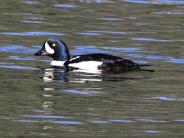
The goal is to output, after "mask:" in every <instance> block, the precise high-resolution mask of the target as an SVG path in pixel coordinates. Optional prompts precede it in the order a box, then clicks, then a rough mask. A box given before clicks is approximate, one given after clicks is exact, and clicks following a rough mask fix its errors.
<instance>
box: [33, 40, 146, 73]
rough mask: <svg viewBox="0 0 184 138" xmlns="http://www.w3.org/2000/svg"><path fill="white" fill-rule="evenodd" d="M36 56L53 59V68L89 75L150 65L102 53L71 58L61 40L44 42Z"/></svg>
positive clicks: (138, 68) (137, 68) (125, 70)
mask: <svg viewBox="0 0 184 138" xmlns="http://www.w3.org/2000/svg"><path fill="white" fill-rule="evenodd" d="M35 55H36V56H40V55H47V56H50V57H51V58H53V61H51V66H55V67H69V68H71V69H73V70H81V71H84V72H85V71H86V72H88V73H96V72H114V73H118V72H127V71H134V70H144V69H141V68H140V67H141V66H148V64H138V63H135V62H132V61H131V60H129V59H124V58H121V57H118V56H113V55H109V54H102V53H92V54H85V55H77V56H73V57H70V53H69V50H68V48H67V45H66V44H65V43H64V42H63V41H61V40H59V39H48V40H47V41H45V42H44V44H43V47H42V48H41V49H40V50H39V51H37V52H36V53H35ZM94 70H95V71H94Z"/></svg>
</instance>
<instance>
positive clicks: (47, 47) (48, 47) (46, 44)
mask: <svg viewBox="0 0 184 138" xmlns="http://www.w3.org/2000/svg"><path fill="white" fill-rule="evenodd" d="M45 51H46V52H47V53H48V54H54V49H52V48H51V47H50V46H49V44H48V42H46V43H45Z"/></svg>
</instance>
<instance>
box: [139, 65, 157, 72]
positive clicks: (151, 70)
mask: <svg viewBox="0 0 184 138" xmlns="http://www.w3.org/2000/svg"><path fill="white" fill-rule="evenodd" d="M138 65H139V67H144V66H152V64H149V63H146V64H138ZM140 71H148V72H155V70H153V69H143V68H140Z"/></svg>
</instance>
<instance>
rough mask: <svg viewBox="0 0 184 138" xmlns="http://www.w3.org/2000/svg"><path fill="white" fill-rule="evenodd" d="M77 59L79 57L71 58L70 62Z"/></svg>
mask: <svg viewBox="0 0 184 138" xmlns="http://www.w3.org/2000/svg"><path fill="white" fill-rule="evenodd" d="M78 58H80V56H76V57H74V58H71V59H70V61H73V60H76V59H78Z"/></svg>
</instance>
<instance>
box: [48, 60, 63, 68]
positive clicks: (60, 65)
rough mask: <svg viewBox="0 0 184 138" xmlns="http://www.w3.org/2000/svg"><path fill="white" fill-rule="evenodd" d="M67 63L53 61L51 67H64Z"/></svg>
mask: <svg viewBox="0 0 184 138" xmlns="http://www.w3.org/2000/svg"><path fill="white" fill-rule="evenodd" d="M64 63H65V61H56V60H53V61H51V63H50V65H51V66H57V67H63V66H64Z"/></svg>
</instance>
